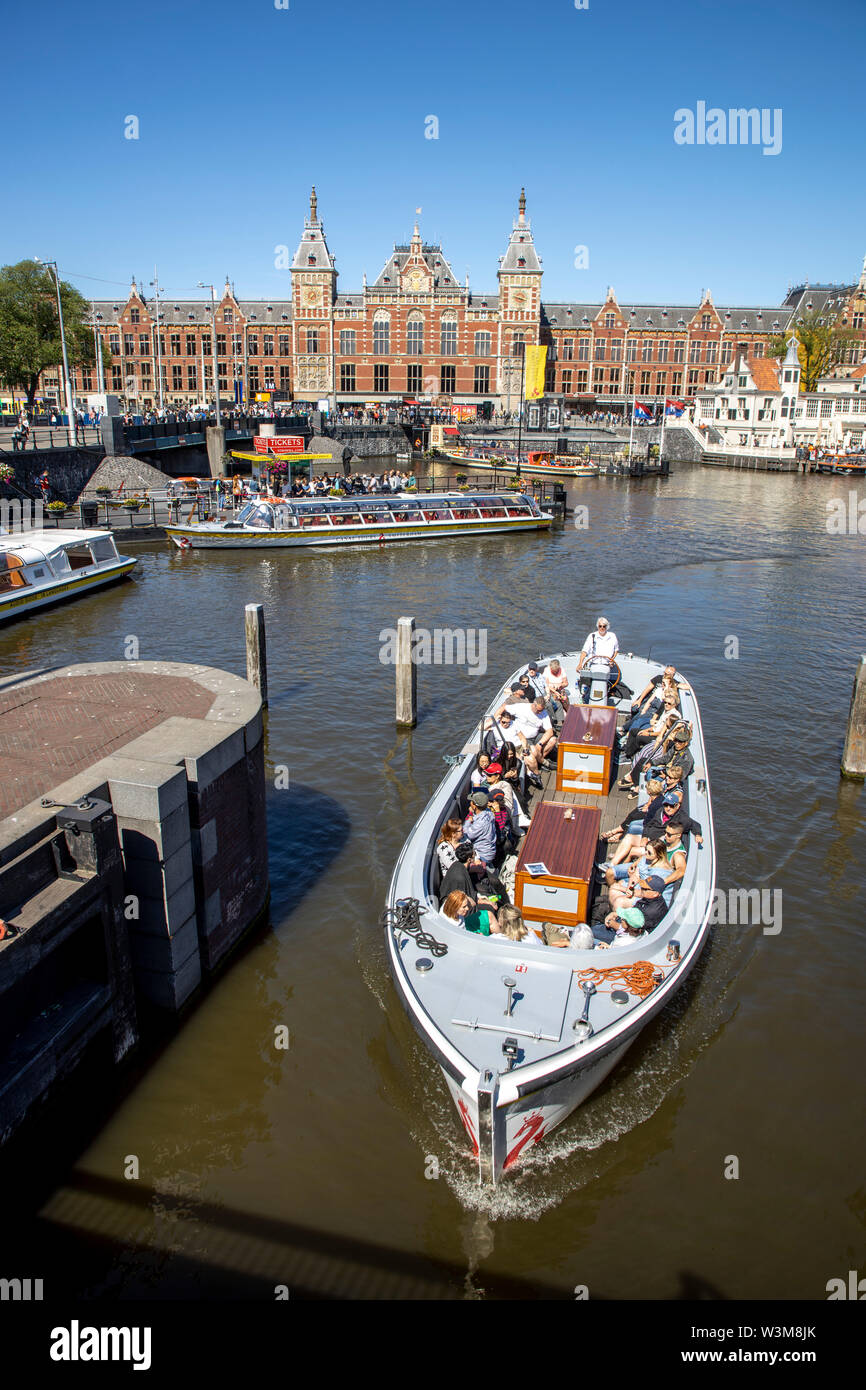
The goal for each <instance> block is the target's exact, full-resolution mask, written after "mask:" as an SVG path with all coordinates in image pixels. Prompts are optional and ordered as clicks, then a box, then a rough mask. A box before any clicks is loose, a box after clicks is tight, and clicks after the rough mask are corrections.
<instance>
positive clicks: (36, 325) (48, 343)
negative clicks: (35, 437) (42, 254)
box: [0, 261, 94, 410]
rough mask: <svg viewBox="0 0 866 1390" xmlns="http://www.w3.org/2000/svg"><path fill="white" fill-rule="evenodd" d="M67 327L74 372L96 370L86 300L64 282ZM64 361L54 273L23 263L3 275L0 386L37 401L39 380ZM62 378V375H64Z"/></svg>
mask: <svg viewBox="0 0 866 1390" xmlns="http://www.w3.org/2000/svg"><path fill="white" fill-rule="evenodd" d="M60 301H61V303H62V305H63V327H64V329H65V332H66V351H67V355H68V358H69V368H70V371H71V370H72V368H73V366H83V367H88V366H92V365H93V362H94V350H93V330H92V328H91V327H90V325H89V324H88V322H87V316H88V312H89V305H88V303H87V300H86V299H85V298H84V297H83V295H80V294H79V293H78V290H76V289H75V288H74V287H73V286H72V285H70V284H67V282H66V281H65V280H61V281H60ZM62 361H63V349H62V346H61V341H60V320H59V317H58V314H57V290H56V287H55V283H54V272H53V270H49V269H48V268H47V267H46V266H42V265H39V264H38V262H36V261H19V262H18V264H17V265H7V266H3V268H2V269H0V380H2V381H4V382H5V383H6V385H7V386H10V387H12V388H13V389H17V390H19V391H25V392H26V393H27V405H28V408H29V409H30V410H32V409H33V401H34V398H35V396H36V391H37V388H38V386H39V377H40V375H41V374H42V372H44V371H45V369H46V368H47V367H56V366H57V365H58V364H59V363H62ZM61 375H62V372H61Z"/></svg>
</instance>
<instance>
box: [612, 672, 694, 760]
mask: <svg viewBox="0 0 866 1390" xmlns="http://www.w3.org/2000/svg"><path fill="white" fill-rule="evenodd" d="M664 690H665V693H664V695H662V696H661V697H658V696H657V697H656V698H655V699H653V700H651V701H650V710H651V713H650V712H648V713H647V714H641V715H637V716H636V717H635V718H634V719H633V720H632V721H631V723H630V724H629V725H628V737H627V738H626V741H625V744H624V747H623V750H622V755H623V757H624V758H628V759H631V758H634V757H635V756H636V754H637V752H638V751H639V749H640V748H642V747H643V745H644V744H645V743H647V742H649V741H650V740H653V739H656V738H658V736H659V734H660V733H663V732H664V731H665V728H666V724H667V716H668V715H669V714H676V715H679V712H680V704H679V694H678V692H677V690H676V688H675V687H674V686H668V687H664ZM653 706H655V708H653Z"/></svg>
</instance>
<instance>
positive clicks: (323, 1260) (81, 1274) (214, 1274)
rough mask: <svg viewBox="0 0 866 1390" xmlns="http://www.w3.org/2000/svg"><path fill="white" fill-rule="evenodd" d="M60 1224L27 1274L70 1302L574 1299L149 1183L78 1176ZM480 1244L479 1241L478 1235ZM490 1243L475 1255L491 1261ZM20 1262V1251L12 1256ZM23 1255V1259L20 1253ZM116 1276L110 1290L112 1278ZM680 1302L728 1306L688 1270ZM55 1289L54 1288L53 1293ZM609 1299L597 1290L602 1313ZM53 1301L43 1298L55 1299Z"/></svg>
mask: <svg viewBox="0 0 866 1390" xmlns="http://www.w3.org/2000/svg"><path fill="white" fill-rule="evenodd" d="M67 1194H68V1198H69V1202H68V1208H67V1209H66V1210H65V1211H64V1213H63V1219H62V1222H57V1221H55V1220H53V1219H51V1218H50V1217H49V1218H45V1217H42V1218H41V1219H40V1222H39V1225H38V1227H37V1229H36V1230H35V1231H34V1232H32V1233H31V1243H30V1244H29V1246H28V1249H27V1260H28V1265H27V1267H28V1268H30V1267H33V1266H34V1263H35V1266H36V1267H42V1266H43V1265H44V1264H45V1261H46V1258H50V1260H51V1264H52V1267H53V1268H54V1269H55V1270H57V1271H64V1274H63V1286H62V1294H61V1296H62V1298H63V1299H64V1301H67V1302H68V1301H69V1300H70V1299H73V1298H81V1297H84V1298H88V1297H106V1296H114V1297H119V1298H121V1299H142V1298H143V1299H171V1300H177V1299H199V1298H208V1299H213V1298H231V1299H266V1300H269V1301H272V1300H273V1297H274V1288H275V1285H277V1284H279V1285H284V1286H285V1287H286V1288H287V1289H288V1291H289V1296H290V1297H291V1298H292V1299H297V1298H303V1299H345V1298H353V1299H365V1298H368V1299H394V1298H410V1299H411V1298H417V1299H430V1298H434V1299H463V1298H466V1297H470V1298H473V1297H474V1298H477V1297H479V1296H480V1297H484V1298H495V1299H505V1300H517V1299H521V1300H522V1299H560V1298H569V1299H570V1298H571V1297H572V1295H571V1292H570V1291H569V1292H568V1293H566V1294H564V1293H563V1291H562V1289H561V1288H559V1287H557V1286H556V1285H554V1284H551V1283H548V1282H546V1281H541V1280H537V1279H526V1278H520V1277H516V1276H514V1275H509V1274H503V1273H502V1272H501V1271H492V1270H488V1271H485V1272H484V1274H483V1288H481V1289H476V1288H475V1287H474V1285H473V1283H472V1280H471V1279H470V1280H467V1272H466V1268H465V1266H463V1265H460V1264H458V1263H456V1262H454V1261H450V1260H445V1259H442V1258H441V1257H432V1256H424V1255H418V1254H415V1253H414V1252H410V1251H406V1250H400V1249H396V1248H394V1247H392V1246H388V1245H386V1244H384V1243H381V1242H379V1243H374V1242H371V1241H367V1240H360V1239H357V1238H353V1237H350V1236H341V1235H337V1234H333V1233H330V1232H326V1231H320V1230H314V1229H312V1228H311V1227H309V1226H303V1225H300V1224H298V1223H295V1222H288V1221H283V1220H280V1219H278V1218H275V1217H266V1216H262V1215H260V1214H259V1213H256V1212H250V1211H241V1210H239V1209H237V1208H236V1207H230V1206H225V1205H222V1204H216V1203H209V1202H198V1201H196V1202H190V1201H189V1199H188V1198H187V1197H185V1196H184V1195H183V1194H178V1195H176V1196H175V1197H171V1196H168V1195H167V1194H166V1193H164V1192H159V1191H157V1190H156V1189H155V1188H152V1187H148V1186H146V1185H145V1184H143V1183H138V1182H137V1183H128V1182H124V1181H121V1180H119V1179H113V1178H106V1177H101V1176H96V1175H94V1174H85V1173H82V1172H76V1173H74V1174H72V1175H71V1178H70V1181H69V1183H68V1186H67ZM119 1208H123V1209H125V1210H126V1211H127V1213H128V1216H129V1220H128V1227H129V1229H131V1230H134V1231H135V1232H136V1238H135V1239H134V1240H133V1241H132V1242H130V1241H129V1240H128V1239H124V1240H122V1241H118V1239H117V1237H116V1236H114V1235H113V1233H112V1231H111V1224H112V1220H115V1221H116V1214H117V1211H118V1209H119ZM157 1214H158V1215H160V1216H167V1217H171V1216H172V1215H174V1216H175V1217H176V1218H177V1222H176V1225H174V1226H173V1228H172V1239H171V1242H170V1243H167V1242H164V1241H159V1242H158V1243H156V1244H154V1243H149V1242H148V1240H147V1234H146V1233H147V1231H148V1228H149V1227H150V1225H151V1222H152V1221H153V1219H154V1217H155V1216H156V1215H157ZM196 1228H199V1229H201V1228H205V1229H206V1230H207V1232H208V1251H207V1257H206V1258H202V1252H201V1250H200V1248H191V1249H185V1248H184V1244H185V1241H184V1232H185V1231H186V1233H187V1238H190V1237H192V1238H191V1239H189V1244H190V1246H193V1247H194V1234H193V1232H194V1231H195V1229H196ZM475 1238H476V1241H477V1239H478V1236H477V1233H476V1237H475ZM491 1244H492V1240H491V1238H490V1236H489V1234H488V1239H487V1240H486V1242H484V1243H483V1244H482V1246H481V1248H479V1249H478V1250H477V1252H476V1255H477V1257H478V1258H483V1257H484V1256H485V1255H486V1254H489V1253H490V1247H491ZM10 1253H11V1252H10ZM15 1253H16V1254H17V1252H15ZM120 1256H123V1257H124V1259H126V1260H129V1259H130V1257H131V1258H132V1261H133V1263H134V1268H135V1275H134V1277H133V1278H132V1280H131V1281H130V1280H129V1279H128V1278H127V1279H125V1280H124V1281H123V1284H122V1287H121V1286H118V1287H112V1285H114V1284H118V1280H117V1261H118V1258H119V1257H120ZM106 1270H110V1271H111V1273H109V1275H108V1278H107V1281H105V1282H103V1281H104V1279H105V1271H106ZM678 1280H679V1287H678V1289H677V1292H676V1293H675V1294H674V1295H673V1298H674V1299H677V1300H679V1299H723V1298H724V1297H725V1295H724V1294H723V1293H721V1291H720V1290H719V1289H718V1288H717V1287H716V1286H715V1285H713V1284H710V1283H709V1282H708V1281H707V1280H705V1279H704V1278H702V1277H701V1276H700V1275H698V1274H695V1273H694V1272H692V1271H689V1270H681V1271H679V1272H678ZM57 1292H58V1283H55V1285H54V1294H55V1295H56V1294H57ZM615 1296H616V1294H615V1291H613V1290H612V1291H611V1293H610V1294H605V1293H603V1292H602V1293H598V1292H596V1290H595V1289H594V1290H593V1294H592V1297H593V1300H594V1301H595V1302H598V1301H605V1300H606V1298H607V1297H615ZM51 1297H52V1290H51V1288H46V1298H47V1299H49V1300H50V1299H51Z"/></svg>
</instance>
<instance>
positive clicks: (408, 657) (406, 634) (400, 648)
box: [396, 618, 418, 729]
mask: <svg viewBox="0 0 866 1390" xmlns="http://www.w3.org/2000/svg"><path fill="white" fill-rule="evenodd" d="M414 636H415V619H414V618H399V619H398V620H397V663H396V670H397V725H398V727H399V728H401V729H414V727H415V725H416V724H417V723H418V680H417V675H418V673H417V671H416V668H415V662H414V661H413V660H412V647H413V639H414Z"/></svg>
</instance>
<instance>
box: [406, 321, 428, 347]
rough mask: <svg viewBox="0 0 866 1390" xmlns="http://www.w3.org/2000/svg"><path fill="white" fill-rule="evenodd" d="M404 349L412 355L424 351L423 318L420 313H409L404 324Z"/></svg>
mask: <svg viewBox="0 0 866 1390" xmlns="http://www.w3.org/2000/svg"><path fill="white" fill-rule="evenodd" d="M406 351H407V352H408V353H409V354H410V356H412V357H420V356H421V354H422V352H423V351H424V318H423V316H422V315H421V314H410V315H409V322H408V324H407V326H406Z"/></svg>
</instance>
